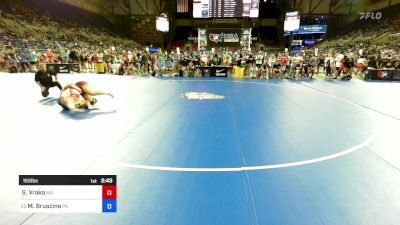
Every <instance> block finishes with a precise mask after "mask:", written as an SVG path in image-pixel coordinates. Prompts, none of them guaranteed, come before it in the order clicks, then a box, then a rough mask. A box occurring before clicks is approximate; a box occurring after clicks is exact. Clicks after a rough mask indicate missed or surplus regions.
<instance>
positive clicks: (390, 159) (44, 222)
mask: <svg viewBox="0 0 400 225" xmlns="http://www.w3.org/2000/svg"><path fill="white" fill-rule="evenodd" d="M80 80H85V81H87V82H88V83H89V84H90V85H91V86H92V87H93V88H95V89H100V90H111V91H113V92H114V93H115V96H116V97H115V99H111V98H110V97H108V96H99V97H98V100H99V102H98V104H99V108H100V110H96V111H88V112H84V113H71V112H68V111H64V110H62V109H61V107H60V106H58V105H57V103H56V98H57V96H58V95H59V91H58V90H57V88H53V89H51V90H50V96H49V97H48V98H45V99H43V98H42V97H41V94H40V90H39V87H38V86H37V85H36V84H35V83H34V81H33V75H32V74H17V75H15V74H1V75H0V82H1V83H2V84H3V88H2V89H0V95H1V96H2V97H1V102H2V107H1V110H0V116H1V117H0V123H1V142H0V149H1V150H0V154H1V157H0V167H1V173H0V175H1V178H2V179H1V181H2V184H1V189H0V224H1V225H3V224H7V225H8V224H24V225H54V224H57V225H64V224H65V225H71V224H96V225H97V224H116V225H117V224H118V225H299V224H301V225H322V224H330V225H361V224H362V225H395V224H399V222H400V191H399V190H400V169H399V168H400V151H399V150H400V147H399V146H400V144H399V141H398V134H399V133H400V121H399V119H400V101H399V99H400V88H399V84H398V83H385V82H363V81H350V82H343V81H287V80H255V79H253V80H252V79H244V80H234V79H218V78H217V79H206V78H192V79H189V78H152V77H148V78H136V77H120V76H111V75H93V74H92V75H77V74H73V75H61V78H60V82H61V84H62V85H65V84H67V83H72V82H76V81H80ZM20 174H76V175H83V174H115V175H117V177H118V197H117V205H118V207H117V208H118V209H117V212H116V213H109V214H107V213H105V214H85V213H77V214H64V213H56V214H51V213H47V214H46V213H19V212H18V193H16V190H17V187H18V184H17V180H18V175H20Z"/></svg>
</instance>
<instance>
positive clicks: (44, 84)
mask: <svg viewBox="0 0 400 225" xmlns="http://www.w3.org/2000/svg"><path fill="white" fill-rule="evenodd" d="M53 77H54V79H53ZM35 82H36V83H37V84H38V85H39V87H40V88H41V91H42V96H43V97H47V96H49V89H50V88H51V87H55V86H57V87H58V88H59V89H60V91H61V90H62V86H61V84H60V83H59V82H58V75H57V73H56V72H55V71H53V70H46V64H40V65H39V71H38V72H36V74H35Z"/></svg>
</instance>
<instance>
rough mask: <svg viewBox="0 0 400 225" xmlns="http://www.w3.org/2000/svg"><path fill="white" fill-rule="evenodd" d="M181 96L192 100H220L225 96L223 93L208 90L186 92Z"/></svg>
mask: <svg viewBox="0 0 400 225" xmlns="http://www.w3.org/2000/svg"><path fill="white" fill-rule="evenodd" d="M181 97H182V98H186V99H190V100H220V99H224V98H225V97H224V96H222V95H216V94H213V93H208V92H186V93H185V94H181Z"/></svg>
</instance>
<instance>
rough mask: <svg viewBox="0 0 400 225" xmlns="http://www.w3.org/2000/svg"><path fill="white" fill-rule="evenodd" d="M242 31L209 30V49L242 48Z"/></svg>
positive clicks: (207, 32) (207, 34) (207, 35)
mask: <svg viewBox="0 0 400 225" xmlns="http://www.w3.org/2000/svg"><path fill="white" fill-rule="evenodd" d="M241 36H242V30H241V29H207V30H206V38H207V49H211V48H213V47H217V46H218V47H240V41H241Z"/></svg>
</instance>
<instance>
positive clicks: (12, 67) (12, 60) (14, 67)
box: [6, 54, 19, 73]
mask: <svg viewBox="0 0 400 225" xmlns="http://www.w3.org/2000/svg"><path fill="white" fill-rule="evenodd" d="M6 62H7V64H8V71H9V72H10V73H18V71H19V68H18V61H17V59H16V57H15V54H10V55H9V56H7V60H6Z"/></svg>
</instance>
